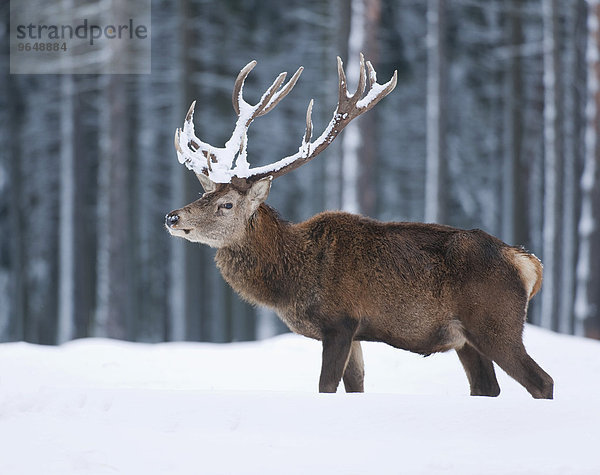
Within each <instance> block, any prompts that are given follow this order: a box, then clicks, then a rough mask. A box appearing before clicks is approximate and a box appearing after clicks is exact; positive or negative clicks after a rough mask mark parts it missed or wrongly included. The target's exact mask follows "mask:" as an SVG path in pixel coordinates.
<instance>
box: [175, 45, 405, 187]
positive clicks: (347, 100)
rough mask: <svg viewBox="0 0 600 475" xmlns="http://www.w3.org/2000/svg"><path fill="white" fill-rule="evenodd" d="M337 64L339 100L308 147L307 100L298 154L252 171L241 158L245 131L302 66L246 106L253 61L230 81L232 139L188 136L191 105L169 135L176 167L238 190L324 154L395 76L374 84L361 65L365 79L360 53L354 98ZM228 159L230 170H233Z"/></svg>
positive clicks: (276, 100)
mask: <svg viewBox="0 0 600 475" xmlns="http://www.w3.org/2000/svg"><path fill="white" fill-rule="evenodd" d="M337 62H338V76H339V96H338V104H337V107H336V109H335V112H334V113H333V117H332V119H331V121H330V122H329V125H328V126H327V128H326V129H325V131H324V132H323V133H322V134H321V135H320V136H319V137H318V138H317V139H316V140H315V141H314V142H311V138H312V118H311V115H312V106H313V100H312V99H311V101H310V102H309V104H308V109H307V110H306V131H305V133H304V137H303V139H302V143H301V145H300V147H299V149H298V152H297V153H295V154H294V155H290V156H289V157H285V158H282V159H281V160H279V161H276V162H274V163H272V164H270V165H265V166H262V167H256V168H250V167H249V164H248V161H247V153H246V143H247V131H248V127H249V126H250V124H251V123H252V121H253V120H254V119H255V118H256V117H260V116H261V115H264V114H266V113H267V112H269V111H270V110H272V109H273V108H274V107H275V106H276V105H277V104H278V103H279V101H280V100H281V99H283V98H284V97H285V96H286V95H287V94H288V93H289V92H290V91H291V90H292V88H293V87H294V85H295V84H296V81H297V80H298V77H299V76H300V73H301V72H302V67H300V68H299V69H298V70H297V71H296V73H295V74H294V76H292V78H291V79H290V81H289V82H288V83H287V84H286V85H285V86H283V87H282V88H281V89H279V88H280V86H281V84H282V83H283V81H284V80H285V76H286V73H281V74H280V75H279V76H278V77H277V79H276V80H275V81H274V82H273V84H272V85H271V86H270V87H269V89H267V91H266V92H265V93H264V94H263V96H262V97H261V99H260V101H259V102H258V103H257V104H256V105H254V106H251V105H250V104H248V103H247V102H245V101H244V99H243V97H242V90H243V86H244V81H245V79H246V77H247V76H248V74H249V73H250V71H251V70H252V69H253V68H254V66H256V61H252V62H250V63H248V64H247V65H246V66H245V67H244V68H243V69H242V70H241V71H240V73H239V75H238V77H237V79H236V81H235V85H234V88H233V108H234V109H235V111H236V113H237V114H238V120H237V122H236V125H235V129H234V131H233V134H232V136H231V138H230V139H229V140H228V141H227V143H226V144H225V147H223V148H216V147H211V146H210V145H208V144H206V143H204V142H202V141H201V140H199V139H198V138H197V137H196V136H195V135H194V124H193V114H194V106H195V102H194V103H192V106H191V107H190V110H189V111H188V113H187V115H186V118H185V123H184V125H183V130H181V129H177V130H176V131H175V149H176V150H177V156H178V159H179V162H180V163H184V164H185V165H186V166H187V167H188V168H189V169H190V170H193V171H194V172H195V173H196V174H199V173H202V174H204V175H206V176H208V177H209V178H210V179H211V180H212V181H214V182H215V183H234V184H235V185H237V186H239V187H247V186H250V185H251V184H252V183H253V182H255V181H257V180H259V179H261V178H264V177H266V176H272V177H273V178H276V177H278V176H281V175H284V174H286V173H288V172H290V171H292V170H294V169H296V168H298V167H300V166H301V165H303V164H305V163H307V162H309V161H310V160H312V159H313V158H315V157H316V156H317V155H318V154H319V153H321V152H322V151H323V150H325V149H326V148H327V147H328V146H329V144H330V143H331V142H333V140H334V139H335V137H337V135H338V134H339V133H340V132H341V131H342V129H343V128H344V127H346V125H348V124H349V123H350V121H351V120H352V119H354V118H355V117H358V116H359V115H361V114H363V113H364V112H366V111H368V110H369V109H371V108H372V107H373V106H375V104H377V103H378V102H379V101H380V100H381V99H383V98H384V97H385V96H387V95H388V94H389V93H390V92H392V91H393V89H394V88H395V87H396V82H397V72H396V71H394V75H393V76H392V78H391V79H390V80H389V81H388V82H386V83H385V84H378V83H377V74H376V73H375V70H374V69H373V66H372V65H371V63H370V62H369V61H367V62H366V68H367V70H368V75H367V72H366V71H365V60H364V57H363V55H362V53H361V55H360V74H359V81H358V87H357V89H356V92H355V93H354V94H349V93H348V89H347V86H346V84H347V83H346V75H345V73H344V68H343V65H342V60H341V59H340V58H339V57H338V58H337ZM367 78H368V80H369V89H368V91H367V93H366V95H363V94H364V92H365V86H366V82H367ZM236 157H237V159H236ZM234 160H235V166H233V162H234Z"/></svg>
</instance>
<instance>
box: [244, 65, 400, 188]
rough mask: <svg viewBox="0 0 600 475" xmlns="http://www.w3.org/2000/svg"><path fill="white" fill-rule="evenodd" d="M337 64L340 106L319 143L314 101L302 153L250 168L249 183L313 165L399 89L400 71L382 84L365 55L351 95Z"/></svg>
mask: <svg viewBox="0 0 600 475" xmlns="http://www.w3.org/2000/svg"><path fill="white" fill-rule="evenodd" d="M337 65H338V76H339V85H338V87H339V89H338V94H339V95H338V105H337V108H336V110H335V112H334V114H333V118H332V119H331V121H330V122H329V125H328V126H327V128H326V129H325V131H324V132H323V133H322V134H321V135H320V136H319V137H318V138H317V139H316V140H315V142H312V143H311V142H310V137H311V135H312V120H311V115H312V105H313V102H312V101H311V102H310V104H309V106H308V110H307V111H306V132H305V134H304V137H303V140H302V145H301V147H300V149H299V151H298V152H297V153H296V154H294V155H291V156H289V157H286V158H283V159H281V160H279V161H277V162H275V163H272V164H271V165H266V166H264V167H257V168H253V169H250V170H249V174H248V175H247V178H246V181H247V182H248V183H252V182H255V181H257V180H259V179H260V178H263V177H266V176H272V177H273V178H277V177H279V176H282V175H285V174H286V173H288V172H290V171H292V170H294V169H296V168H298V167H300V166H301V165H304V164H305V163H306V162H309V161H310V160H312V159H313V158H315V157H316V156H317V155H318V154H319V153H321V152H322V151H323V150H325V149H326V148H327V147H328V146H329V144H330V143H331V142H333V140H334V139H335V138H336V137H337V136H338V134H339V133H340V132H341V131H342V130H343V129H344V127H346V126H347V125H348V124H349V123H350V122H351V121H352V120H353V119H354V118H356V117H358V116H359V115H361V114H363V113H365V112H366V111H368V110H369V109H371V108H372V107H373V106H375V104H377V103H378V102H379V101H380V100H381V99H383V98H384V97H385V96H387V95H388V94H389V93H390V92H391V91H392V90H393V89H394V88H395V87H396V83H397V72H396V71H394V75H393V76H392V78H391V79H390V80H389V81H388V82H387V83H385V84H378V83H377V75H376V74H375V70H374V69H373V66H372V65H371V63H370V62H367V63H366V67H365V61H364V57H363V55H362V54H361V55H360V71H359V80H358V87H357V89H356V92H355V93H354V94H352V95H351V94H348V88H347V80H346V73H345V72H344V68H343V63H342V60H341V59H340V58H339V57H338V58H337ZM367 69H368V73H369V74H368V75H367V71H366V70H367ZM367 76H368V80H369V89H368V91H367V92H366V94H364V92H365V86H366V82H367Z"/></svg>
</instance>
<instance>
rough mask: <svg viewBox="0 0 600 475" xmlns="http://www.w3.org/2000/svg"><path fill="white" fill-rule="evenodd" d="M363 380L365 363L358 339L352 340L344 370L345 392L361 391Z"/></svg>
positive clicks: (362, 389)
mask: <svg viewBox="0 0 600 475" xmlns="http://www.w3.org/2000/svg"><path fill="white" fill-rule="evenodd" d="M364 380H365V364H364V362H363V356H362V348H361V347H360V341H353V342H352V349H351V350H350V358H349V359H348V364H347V365H346V370H345V371H344V387H345V388H346V392H347V393H363V392H365V388H364Z"/></svg>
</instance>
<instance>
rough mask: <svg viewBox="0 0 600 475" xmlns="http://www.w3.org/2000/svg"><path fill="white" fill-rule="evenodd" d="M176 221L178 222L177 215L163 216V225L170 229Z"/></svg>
mask: <svg viewBox="0 0 600 475" xmlns="http://www.w3.org/2000/svg"><path fill="white" fill-rule="evenodd" d="M177 221H179V215H178V214H177V213H169V214H168V215H167V216H165V224H166V225H167V226H168V227H170V228H172V227H173V226H175V225H176V224H177Z"/></svg>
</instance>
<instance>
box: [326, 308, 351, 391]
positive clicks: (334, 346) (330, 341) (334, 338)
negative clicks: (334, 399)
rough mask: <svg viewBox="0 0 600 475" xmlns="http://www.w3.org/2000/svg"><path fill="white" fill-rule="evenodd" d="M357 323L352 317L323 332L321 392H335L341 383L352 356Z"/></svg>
mask: <svg viewBox="0 0 600 475" xmlns="http://www.w3.org/2000/svg"><path fill="white" fill-rule="evenodd" d="M356 328H357V324H356V323H355V322H353V321H352V320H351V319H349V318H348V319H344V321H343V323H342V324H340V325H339V326H336V327H334V328H331V329H328V330H325V331H324V332H323V359H322V362H321V377H320V379H319V392H320V393H334V392H336V391H337V387H338V385H339V384H340V381H341V379H342V376H343V375H344V370H345V369H346V365H347V364H348V360H349V358H350V352H351V350H352V339H353V337H354V332H355V331H356Z"/></svg>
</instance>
